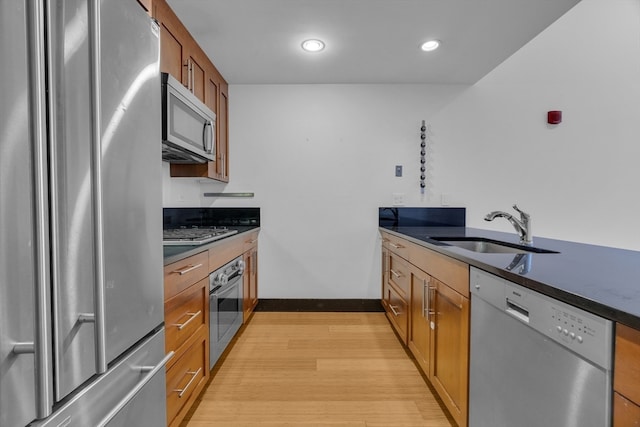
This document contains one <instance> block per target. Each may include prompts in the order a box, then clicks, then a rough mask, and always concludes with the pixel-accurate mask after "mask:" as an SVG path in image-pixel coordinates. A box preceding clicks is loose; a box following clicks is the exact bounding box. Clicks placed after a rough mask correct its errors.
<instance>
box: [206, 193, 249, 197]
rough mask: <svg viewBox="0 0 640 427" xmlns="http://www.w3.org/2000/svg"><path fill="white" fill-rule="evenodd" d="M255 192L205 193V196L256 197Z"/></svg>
mask: <svg viewBox="0 0 640 427" xmlns="http://www.w3.org/2000/svg"><path fill="white" fill-rule="evenodd" d="M254 196H255V193H204V197H254Z"/></svg>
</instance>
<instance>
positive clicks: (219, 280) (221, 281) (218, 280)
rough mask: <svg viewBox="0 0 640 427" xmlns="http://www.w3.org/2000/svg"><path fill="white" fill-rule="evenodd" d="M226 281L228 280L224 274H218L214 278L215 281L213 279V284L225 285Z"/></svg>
mask: <svg viewBox="0 0 640 427" xmlns="http://www.w3.org/2000/svg"><path fill="white" fill-rule="evenodd" d="M228 280H229V278H228V277H227V275H226V274H224V273H220V274H218V275H217V276H216V277H215V279H214V281H215V282H216V284H218V285H226V284H227V281H228Z"/></svg>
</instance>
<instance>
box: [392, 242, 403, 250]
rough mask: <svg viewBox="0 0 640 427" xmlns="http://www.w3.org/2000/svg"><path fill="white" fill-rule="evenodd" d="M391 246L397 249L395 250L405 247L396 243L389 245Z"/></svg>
mask: <svg viewBox="0 0 640 427" xmlns="http://www.w3.org/2000/svg"><path fill="white" fill-rule="evenodd" d="M389 246H391V247H393V248H395V249H404V246H402V245H396V244H395V243H389Z"/></svg>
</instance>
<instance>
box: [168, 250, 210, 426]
mask: <svg viewBox="0 0 640 427" xmlns="http://www.w3.org/2000/svg"><path fill="white" fill-rule="evenodd" d="M208 266H209V254H208V252H207V251H204V252H201V253H199V254H196V255H193V256H191V257H188V258H186V259H183V260H180V261H178V262H175V263H173V264H169V265H167V266H165V268H164V287H165V303H164V317H165V349H166V351H167V352H170V351H173V352H175V354H174V356H173V357H172V358H171V359H170V360H169V362H168V363H167V367H166V369H167V383H166V384H167V422H168V424H169V426H177V425H179V424H180V422H181V421H182V419H183V418H184V417H185V415H186V414H187V412H188V411H189V409H190V408H191V405H192V404H193V402H194V401H195V399H196V398H197V396H198V394H199V393H200V391H201V390H202V388H203V387H204V385H205V384H206V383H207V380H208V379H209V268H208Z"/></svg>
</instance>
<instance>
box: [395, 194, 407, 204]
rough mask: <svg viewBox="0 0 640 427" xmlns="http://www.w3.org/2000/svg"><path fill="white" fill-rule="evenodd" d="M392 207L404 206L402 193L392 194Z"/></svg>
mask: <svg viewBox="0 0 640 427" xmlns="http://www.w3.org/2000/svg"><path fill="white" fill-rule="evenodd" d="M393 206H404V193H393Z"/></svg>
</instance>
